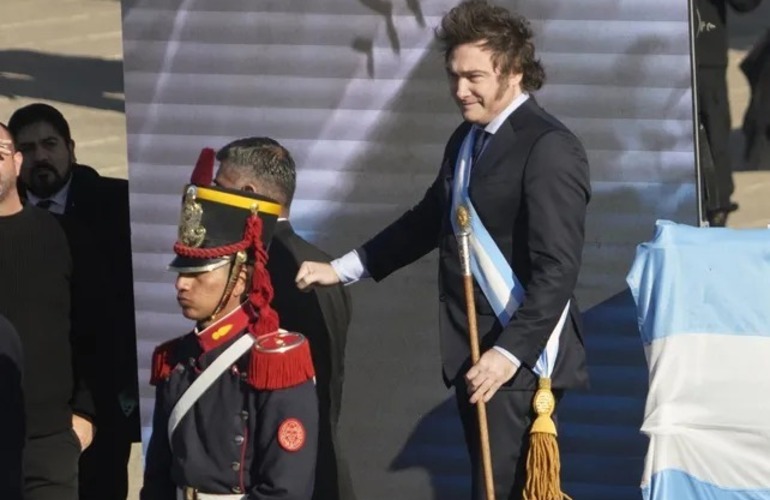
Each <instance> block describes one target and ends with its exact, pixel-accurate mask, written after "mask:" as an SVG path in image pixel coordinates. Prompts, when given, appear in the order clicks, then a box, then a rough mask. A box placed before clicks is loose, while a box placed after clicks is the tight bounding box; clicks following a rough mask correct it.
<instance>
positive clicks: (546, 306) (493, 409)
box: [360, 98, 590, 499]
mask: <svg viewBox="0 0 770 500" xmlns="http://www.w3.org/2000/svg"><path fill="white" fill-rule="evenodd" d="M470 127H471V124H469V123H463V124H462V125H460V126H459V127H458V128H457V130H455V132H454V134H453V135H452V137H451V138H450V139H449V142H448V144H447V147H446V150H445V153H444V160H443V162H442V166H441V170H440V171H439V174H438V177H437V178H436V180H435V181H434V183H433V185H432V186H431V187H430V188H429V189H428V191H427V193H426V194H425V197H424V198H423V199H422V200H421V201H420V202H419V203H418V204H417V205H416V206H415V207H414V208H412V209H411V210H409V211H408V212H406V213H405V214H404V215H403V216H401V218H399V219H398V220H397V221H396V222H394V223H393V224H391V225H390V226H389V227H387V228H386V229H384V230H383V231H382V232H380V233H379V234H378V235H376V236H375V237H374V238H372V239H371V240H370V241H368V242H367V243H365V244H364V245H363V247H362V248H361V249H360V255H361V256H362V259H363V261H364V264H365V266H366V268H367V269H368V271H369V273H370V274H371V275H372V277H373V278H374V279H376V280H381V279H383V278H385V277H386V276H387V275H389V274H390V273H392V272H393V271H395V270H397V269H399V268H401V267H403V266H405V265H407V264H409V263H411V262H413V261H415V260H416V259H418V258H420V257H422V256H423V255H425V254H426V253H428V252H430V251H431V250H433V249H434V248H436V247H438V248H439V252H440V259H439V320H440V324H439V330H440V335H441V350H442V360H443V371H444V379H445V381H446V382H447V384H448V385H454V386H455V388H456V393H457V396H458V406H459V408H460V411H461V416H462V417H463V423H464V426H465V431H466V441H467V442H468V445H469V451H470V453H471V456H472V462H473V464H474V490H475V491H474V494H475V495H480V494H481V486H482V483H481V481H480V477H479V476H478V460H477V459H476V458H477V457H476V451H475V450H476V449H477V447H476V445H475V436H476V435H477V431H476V427H475V423H474V418H475V412H474V410H473V408H472V407H471V406H470V405H469V404H468V403H467V399H468V395H467V393H466V392H465V391H466V389H465V385H464V380H463V376H464V375H465V373H466V371H467V369H468V368H469V367H470V350H469V345H468V340H467V339H468V334H467V316H466V312H465V311H466V309H465V298H464V292H463V281H462V273H461V267H460V260H459V256H458V248H457V242H456V238H455V235H454V233H453V231H452V226H451V221H450V207H451V195H452V182H453V177H454V168H455V161H456V158H457V155H458V152H459V149H460V145H461V144H462V141H463V139H464V138H465V136H466V134H467V133H468V131H469V130H470ZM469 194H470V197H471V200H472V202H473V204H474V207H475V209H476V211H477V213H478V214H479V217H480V218H481V219H482V222H483V224H484V226H485V227H486V229H487V231H489V233H490V235H491V236H492V238H493V239H494V241H495V243H496V244H497V245H498V247H499V248H500V250H501V251H502V253H503V255H504V256H505V258H506V259H507V260H508V262H509V263H510V264H511V266H512V268H513V270H514V272H515V273H516V275H517V276H518V278H519V280H520V281H521V283H522V284H523V285H524V287H525V289H526V295H525V298H524V302H523V304H522V306H521V307H520V308H519V310H518V311H517V313H516V315H515V316H514V318H513V319H512V320H511V322H510V323H509V324H508V325H507V326H506V327H505V328H503V327H501V325H500V323H499V322H498V321H497V319H496V317H495V315H494V313H493V311H492V309H491V307H490V305H489V302H488V301H487V299H486V297H485V296H484V294H483V293H482V292H481V290H480V289H479V288H478V286H476V288H475V300H476V308H477V313H478V314H477V316H478V318H477V319H478V329H479V337H480V338H481V343H482V350H486V349H488V348H490V347H492V346H493V345H498V346H500V347H502V348H504V349H506V350H507V351H509V352H510V353H512V354H513V355H514V356H516V357H517V358H518V359H519V360H520V361H521V362H522V366H521V368H520V369H519V370H518V371H517V373H516V375H515V376H514V377H513V378H512V379H511V380H510V381H509V382H508V383H507V384H505V385H504V386H503V388H502V389H501V391H500V392H498V394H497V395H495V397H494V398H493V399H492V401H491V402H490V403H489V404H488V414H489V421H490V434H491V436H490V438H491V439H490V440H491V442H492V454H493V457H492V458H493V464H494V469H495V483H496V488H495V489H496V490H497V497H498V498H501V499H504V498H518V496H517V495H518V494H519V493H516V492H517V490H520V487H521V484H522V483H521V481H522V480H523V477H522V474H516V477H515V484H514V483H513V482H514V471H515V470H517V468H518V470H522V468H523V460H519V459H520V458H522V459H523V458H524V457H525V454H524V453H523V451H524V449H525V448H526V444H527V439H526V430H527V427H528V426H529V423H530V420H531V417H530V414H529V413H530V411H529V404H528V403H529V401H530V400H531V394H532V391H533V390H534V388H535V387H536V383H537V377H536V375H535V374H534V373H533V372H532V371H531V367H533V366H534V364H535V362H536V361H537V358H538V356H539V355H540V353H541V351H542V350H543V348H544V347H545V344H546V342H547V340H548V337H549V335H550V333H551V331H552V330H553V328H554V327H555V326H556V323H557V322H558V319H559V316H560V313H561V311H562V310H563V308H564V306H565V304H566V303H567V301H568V300H570V299H572V307H571V311H570V319H569V321H568V322H567V325H566V327H565V330H564V331H563V334H562V336H561V341H560V353H559V356H558V359H557V362H556V366H555V369H554V373H553V376H552V380H553V386H554V388H556V389H563V388H569V387H582V386H586V385H587V382H588V376H587V372H586V369H585V350H584V347H583V341H582V339H581V336H580V330H581V322H580V314H579V310H578V307H577V304H576V302H575V299H574V296H573V291H574V289H575V285H576V282H577V277H578V271H579V268H580V262H581V254H582V250H583V227H584V219H585V211H586V204H587V203H588V200H589V198H590V184H589V177H588V162H587V160H586V155H585V152H584V150H583V147H582V146H581V144H580V142H579V140H578V139H577V138H576V137H575V136H574V135H573V134H572V133H571V132H570V131H569V130H567V128H566V127H565V126H564V125H562V124H561V123H560V122H559V121H558V120H557V119H555V118H554V117H552V116H551V115H549V114H548V113H546V112H545V111H544V110H543V109H542V108H540V107H539V106H538V105H537V103H536V102H535V100H534V99H533V98H530V99H528V100H527V101H526V102H525V103H524V104H522V105H521V106H520V107H519V108H518V109H517V110H516V111H514V112H513V113H512V114H511V115H510V116H509V117H508V119H507V120H506V121H505V122H504V123H503V125H502V126H501V127H500V129H499V130H498V131H497V132H496V133H495V134H494V135H493V136H492V137H491V138H490V139H489V142H488V144H487V146H486V149H485V150H484V152H483V153H482V154H481V156H480V157H479V158H478V160H477V161H476V164H475V165H474V166H473V168H472V170H471V177H470V185H469ZM522 391H524V392H522ZM511 491H513V492H514V493H511Z"/></svg>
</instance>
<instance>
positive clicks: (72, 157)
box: [67, 139, 78, 163]
mask: <svg viewBox="0 0 770 500" xmlns="http://www.w3.org/2000/svg"><path fill="white" fill-rule="evenodd" d="M67 147H68V148H69V150H70V161H71V162H72V163H77V162H78V159H77V157H76V156H75V141H73V140H72V139H70V142H69V144H67Z"/></svg>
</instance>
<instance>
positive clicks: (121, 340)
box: [22, 165, 140, 500]
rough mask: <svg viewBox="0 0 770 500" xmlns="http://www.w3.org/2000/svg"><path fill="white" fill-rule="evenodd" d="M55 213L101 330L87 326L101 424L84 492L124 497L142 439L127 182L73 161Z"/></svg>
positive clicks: (91, 318) (82, 481)
mask: <svg viewBox="0 0 770 500" xmlns="http://www.w3.org/2000/svg"><path fill="white" fill-rule="evenodd" d="M22 193H23V186H22ZM23 194H24V193H23ZM58 218H59V220H60V222H61V223H62V225H63V227H64V230H65V232H66V233H67V237H68V239H69V243H70V247H71V251H72V254H73V261H74V262H75V268H76V269H77V272H76V276H75V277H76V278H77V279H78V281H80V282H82V283H88V286H87V287H85V288H87V289H88V292H89V294H90V298H89V300H88V303H89V304H90V306H91V310H90V311H89V312H88V315H87V316H88V318H86V319H87V320H88V322H89V323H90V324H89V329H92V330H98V331H94V332H90V334H91V335H92V336H93V338H94V343H93V345H91V346H87V348H86V349H85V350H84V352H85V353H86V355H87V356H88V357H89V358H90V359H89V360H88V362H87V363H86V365H87V367H88V368H89V371H90V372H91V373H90V374H86V375H87V379H88V381H89V384H90V386H91V388H92V390H93V393H94V401H95V403H96V422H95V424H96V428H97V429H96V436H95V438H94V442H93V444H92V445H91V447H90V448H89V449H88V450H86V451H85V452H84V453H83V455H82V456H81V459H80V478H79V490H80V500H91V499H103V498H110V499H116V500H120V499H124V498H126V495H127V493H128V471H127V466H128V458H129V455H130V452H131V442H132V441H139V439H140V437H139V410H138V404H137V402H138V392H139V391H138V384H137V365H136V330H135V319H134V294H133V270H132V266H131V229H130V221H129V206H128V182H127V181H126V180H123V179H113V178H108V177H101V176H100V175H99V174H98V173H97V172H96V170H94V169H93V168H91V167H88V166H85V165H74V166H73V171H72V179H71V184H70V188H69V191H68V193H67V202H66V206H65V210H64V214H63V216H58ZM80 315H81V316H83V315H82V313H80ZM74 324H75V321H74V320H73V325H74ZM92 325H94V326H93V327H92ZM129 401H132V402H133V408H131V405H130V404H127V403H128V402H129ZM122 406H124V407H122ZM129 410H130V411H129Z"/></svg>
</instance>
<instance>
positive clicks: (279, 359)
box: [247, 333, 315, 391]
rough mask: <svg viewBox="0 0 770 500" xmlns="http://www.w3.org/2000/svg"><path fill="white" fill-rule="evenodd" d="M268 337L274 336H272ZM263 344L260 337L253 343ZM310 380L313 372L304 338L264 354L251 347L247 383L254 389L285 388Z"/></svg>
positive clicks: (272, 389) (255, 347)
mask: <svg viewBox="0 0 770 500" xmlns="http://www.w3.org/2000/svg"><path fill="white" fill-rule="evenodd" d="M270 335H271V336H276V334H275V333H273V334H270ZM290 335H291V334H290ZM263 337H269V336H263ZM264 341H265V339H264V338H262V337H260V338H258V339H257V340H256V342H257V344H258V345H264V343H265V342H264ZM313 377H315V369H314V368H313V358H312V356H311V355H310V343H309V342H308V341H307V340H306V339H304V338H302V340H301V342H299V343H298V344H296V345H295V346H293V347H292V348H290V349H289V350H287V351H284V352H265V351H264V350H260V349H259V348H258V346H257V345H255V346H254V347H252V348H251V359H250V361H249V374H248V379H247V380H248V382H249V384H251V385H252V386H253V387H254V388H256V389H259V390H267V391H275V390H278V389H286V388H289V387H294V386H296V385H300V384H303V383H305V382H307V381H308V380H311V379H312V378H313Z"/></svg>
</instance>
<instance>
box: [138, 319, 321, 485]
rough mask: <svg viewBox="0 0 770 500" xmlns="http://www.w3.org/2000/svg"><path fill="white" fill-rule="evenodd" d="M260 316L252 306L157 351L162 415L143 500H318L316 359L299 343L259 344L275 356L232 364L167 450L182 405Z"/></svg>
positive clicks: (157, 418)
mask: <svg viewBox="0 0 770 500" xmlns="http://www.w3.org/2000/svg"><path fill="white" fill-rule="evenodd" d="M253 316H254V313H253V312H251V310H250V309H248V306H245V307H241V308H239V309H236V310H235V311H234V312H232V313H230V314H228V315H227V316H225V317H224V318H222V319H220V320H218V321H217V322H216V323H214V324H212V325H210V326H208V327H207V328H206V329H205V330H203V331H202V332H200V333H196V332H191V333H189V334H187V335H185V336H183V337H180V338H178V339H175V340H172V341H170V342H167V343H165V344H163V345H161V346H159V347H158V348H157V349H156V351H155V354H154V355H153V380H152V382H153V383H154V384H155V385H156V396H155V414H154V417H153V433H152V437H151V439H150V443H149V446H148V449H147V454H146V466H145V475H144V487H143V489H142V492H141V499H142V500H176V499H177V498H197V497H196V496H194V495H195V492H196V491H197V492H200V493H204V494H222V495H224V494H227V495H232V498H237V495H242V498H244V499H249V500H268V499H281V500H309V499H310V498H311V496H312V493H313V480H314V479H313V478H314V473H315V459H316V453H317V436H318V403H317V399H316V392H315V383H314V378H313V372H312V362H311V361H309V357H310V351H309V348H308V346H307V342H306V341H305V340H304V339H303V338H301V337H299V336H292V335H291V334H289V336H288V337H285V336H284V337H282V338H283V340H281V339H277V338H274V339H272V340H270V339H268V340H267V341H266V342H259V341H258V342H257V346H267V347H268V349H266V351H267V352H265V350H263V351H261V352H260V351H259V349H257V347H252V348H251V349H250V351H249V352H247V353H246V354H245V355H243V356H241V358H239V359H238V361H237V362H236V363H234V364H233V365H231V366H230V367H229V368H228V370H227V371H225V372H224V373H223V374H222V375H221V376H220V378H219V379H217V380H216V381H215V382H214V383H213V384H212V385H211V387H210V388H209V389H208V390H207V391H206V392H205V393H203V395H202V396H201V397H200V399H198V401H197V403H196V404H195V405H194V406H193V407H192V408H191V409H190V410H189V412H188V413H187V414H186V415H185V416H184V417H183V418H182V420H181V421H180V423H179V425H178V427H177V428H176V430H175V431H174V433H173V436H172V437H171V442H170V443H169V439H168V435H167V424H168V419H169V415H170V413H171V410H172V408H173V407H174V405H175V403H176V402H177V400H178V399H179V398H180V397H181V396H182V394H183V393H184V392H185V390H186V389H187V388H188V387H189V386H190V384H192V383H193V381H194V380H195V379H196V378H197V377H198V376H199V374H200V373H201V372H202V371H203V370H205V369H206V368H207V367H208V366H209V365H210V364H211V363H212V362H213V361H214V360H215V359H216V358H217V357H218V356H219V355H220V354H222V352H224V351H225V350H226V349H227V348H228V347H229V346H231V345H232V344H233V343H234V342H236V341H237V340H238V339H239V338H241V337H242V336H243V335H250V333H249V332H248V330H247V325H248V322H249V318H250V317H252V318H253ZM298 337H299V340H298ZM292 344H294V345H293V348H292ZM297 344H299V345H297ZM282 346H283V347H284V348H286V347H289V349H288V350H285V351H284V350H283V349H280V347H282ZM269 347H273V348H275V349H269ZM308 363H310V364H309V368H308ZM184 488H187V491H186V493H185V492H183V493H181V494H180V496H179V497H177V495H178V493H177V491H178V490H179V489H184ZM184 495H187V497H185V496H184Z"/></svg>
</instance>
